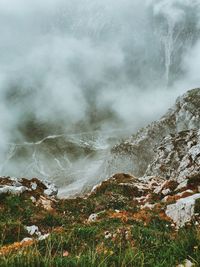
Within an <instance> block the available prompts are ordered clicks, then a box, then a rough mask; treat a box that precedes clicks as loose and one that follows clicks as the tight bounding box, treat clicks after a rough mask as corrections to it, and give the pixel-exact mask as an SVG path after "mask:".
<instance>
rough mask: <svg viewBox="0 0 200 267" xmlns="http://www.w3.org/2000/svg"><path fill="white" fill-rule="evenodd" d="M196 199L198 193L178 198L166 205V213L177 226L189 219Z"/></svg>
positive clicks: (198, 195)
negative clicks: (173, 202)
mask: <svg viewBox="0 0 200 267" xmlns="http://www.w3.org/2000/svg"><path fill="white" fill-rule="evenodd" d="M197 199H200V194H194V195H192V196H189V197H186V198H182V199H179V200H178V201H177V202H176V203H175V204H171V205H168V206H167V209H166V215H167V216H168V217H170V218H171V219H172V220H173V221H174V223H176V226H177V228H179V227H183V226H184V225H185V224H186V223H187V222H190V221H191V219H192V217H193V215H194V210H195V209H194V208H195V202H196V200H197Z"/></svg>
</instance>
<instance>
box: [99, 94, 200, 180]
mask: <svg viewBox="0 0 200 267" xmlns="http://www.w3.org/2000/svg"><path fill="white" fill-rule="evenodd" d="M199 128H200V89H193V90H190V91H188V92H187V93H186V94H184V95H183V96H181V97H179V98H178V99H177V101H176V104H175V105H174V107H173V108H172V109H170V110H169V111H168V112H167V114H166V115H165V116H163V117H162V118H161V119H160V120H158V121H157V122H153V123H151V124H150V125H148V126H147V127H145V128H143V129H141V130H139V131H138V132H137V134H135V135H133V136H131V137H130V138H129V139H127V140H125V141H124V142H121V143H120V144H119V145H116V146H115V147H113V149H112V151H111V154H110V156H109V157H108V159H107V160H106V162H105V163H104V165H103V166H104V167H103V175H104V177H106V176H107V177H109V176H111V175H112V174H113V173H116V172H130V173H134V175H136V176H143V175H144V174H145V172H146V169H147V167H148V165H149V164H150V163H151V162H152V160H153V159H154V158H155V155H156V152H157V147H159V143H160V142H161V141H162V139H163V138H164V137H166V136H169V135H172V134H177V133H179V132H180V131H186V130H192V129H193V130H195V129H196V130H198V129H199ZM166 141H167V140H166ZM190 141H192V140H188V143H187V145H188V146H189V147H191V146H195V144H194V143H190ZM166 149H167V150H168V151H169V153H170V151H171V150H172V149H173V147H172V146H171V144H170V145H169V146H168V147H166ZM198 151H199V146H198V147H196V148H195V152H194V148H193V149H192V150H191V151H190V153H192V154H191V156H192V155H193V156H195V155H197V154H198ZM171 152H173V151H171ZM163 153H164V152H163ZM194 153H195V154H194ZM174 167H175V166H174ZM167 175H168V174H167ZM167 177H168V176H167ZM167 177H166V178H167Z"/></svg>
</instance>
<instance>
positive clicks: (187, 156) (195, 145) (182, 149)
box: [145, 130, 200, 183]
mask: <svg viewBox="0 0 200 267" xmlns="http://www.w3.org/2000/svg"><path fill="white" fill-rule="evenodd" d="M145 175H146V176H151V175H157V176H160V177H163V178H164V179H169V178H171V179H175V180H177V181H178V182H179V183H184V182H185V181H186V180H187V179H193V178H194V177H195V176H196V178H195V179H200V130H188V131H183V132H180V133H178V134H171V135H168V136H166V137H165V138H164V139H163V141H162V142H161V143H160V146H159V147H158V148H157V150H156V152H155V156H154V158H153V160H152V163H150V164H149V166H148V168H147V171H146V173H145Z"/></svg>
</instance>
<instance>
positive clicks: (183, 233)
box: [0, 89, 200, 267]
mask: <svg viewBox="0 0 200 267" xmlns="http://www.w3.org/2000/svg"><path fill="white" fill-rule="evenodd" d="M199 115H200V89H195V90H191V91H189V92H188V93H186V94H185V95H184V96H183V97H181V98H179V99H178V100H177V102H176V105H175V106H174V108H173V109H171V110H170V111H169V112H168V113H167V114H166V115H165V116H164V117H163V118H162V119H161V120H160V121H158V122H155V123H152V124H151V125H149V126H148V127H146V128H144V129H142V130H140V131H139V132H138V133H137V134H136V135H134V136H132V137H131V138H129V139H128V140H126V141H123V142H122V143H120V144H119V145H117V146H115V147H114V148H113V150H112V152H111V156H110V160H109V161H107V162H105V166H104V170H108V173H109V172H110V173H112V171H113V170H115V169H117V168H119V169H120V168H122V169H126V168H127V172H128V173H127V172H120V173H117V174H114V175H113V174H112V175H111V174H110V177H109V178H108V179H106V180H104V181H103V182H102V183H100V184H98V185H96V186H95V187H94V188H93V189H92V191H91V192H88V193H87V194H85V195H84V196H82V197H76V198H74V199H58V198H57V189H56V187H55V186H54V185H52V184H49V183H48V182H41V181H40V180H38V179H36V178H34V179H31V180H30V179H29V180H28V179H25V178H24V179H17V178H11V177H1V178H0V199H1V201H0V266H152V267H154V266H166V267H170V266H173V267H175V266H179V267H180V266H200V119H199ZM127 159H128V164H127ZM118 163H119V166H118V165H117V164H118ZM131 173H133V174H134V175H135V176H134V175H133V174H131Z"/></svg>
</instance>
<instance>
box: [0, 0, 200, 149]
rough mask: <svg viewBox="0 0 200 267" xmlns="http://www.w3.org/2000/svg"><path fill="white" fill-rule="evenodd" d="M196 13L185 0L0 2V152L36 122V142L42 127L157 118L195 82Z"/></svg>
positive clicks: (198, 56) (199, 25) (199, 23)
mask: <svg viewBox="0 0 200 267" xmlns="http://www.w3.org/2000/svg"><path fill="white" fill-rule="evenodd" d="M199 11H200V4H199V3H198V1H192V0H190V1H189V0H171V1H167V0H160V1H156V0H150V1H139V0H134V1H132V0H123V1H122V0H109V1H108V0H69V1H66V0H65V1H64V0H43V1H39V0H34V1H32V0H29V1H27V0H1V1H0V33H1V34H0V111H1V112H0V122H1V129H0V136H1V141H0V145H1V147H2V149H3V148H4V147H5V144H6V143H8V142H12V141H16V140H18V141H20V142H22V141H23V140H27V139H29V137H30V136H29V135H30V131H28V130H27V129H28V127H29V128H31V127H33V125H34V131H35V136H36V138H39V137H40V136H42V135H45V134H47V132H46V130H45V133H44V134H42V133H39V134H38V133H37V131H39V130H38V128H40V126H41V128H42V127H43V125H50V127H49V128H48V127H47V129H49V131H50V133H52V132H53V131H54V130H55V131H57V132H59V131H60V132H63V131H73V130H74V131H78V132H81V131H82V130H86V129H96V128H102V129H108V128H114V127H122V125H123V127H129V126H131V127H133V129H134V127H135V128H137V127H138V126H140V125H144V124H145V123H146V122H148V121H150V120H152V119H155V118H158V117H159V116H160V115H161V114H162V113H163V112H164V111H165V110H166V109H167V108H168V107H170V106H171V105H172V103H173V101H174V99H175V97H176V96H177V95H179V94H180V93H183V92H184V91H186V90H187V89H189V88H191V87H196V86H199V83H200V76H199V67H200V66H199V65H200V63H199V62H200V42H199V29H200V18H199V14H200V12H199ZM31 131H32V128H31ZM30 138H32V136H31V137H30Z"/></svg>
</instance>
